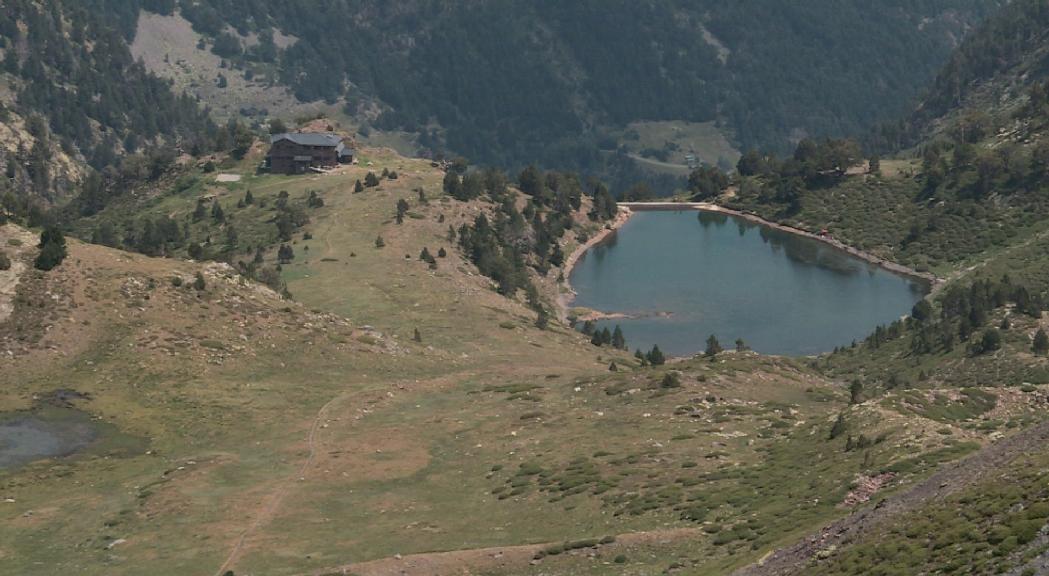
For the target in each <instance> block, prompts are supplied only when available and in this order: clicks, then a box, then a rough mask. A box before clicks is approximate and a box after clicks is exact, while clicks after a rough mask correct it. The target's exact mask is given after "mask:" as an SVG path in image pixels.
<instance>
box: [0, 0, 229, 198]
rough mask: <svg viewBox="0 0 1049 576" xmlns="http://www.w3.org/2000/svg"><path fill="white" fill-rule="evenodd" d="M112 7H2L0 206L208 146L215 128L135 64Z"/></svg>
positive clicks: (8, 0)
mask: <svg viewBox="0 0 1049 576" xmlns="http://www.w3.org/2000/svg"><path fill="white" fill-rule="evenodd" d="M105 4H106V3H105V2H80V1H76V2H71V1H68V0H49V1H47V2H33V1H30V0H2V1H0V62H2V67H0V131H2V132H0V134H2V135H3V139H2V142H0V166H2V168H3V170H4V171H5V176H6V178H4V179H2V180H0V197H3V198H4V201H3V207H4V208H5V209H7V210H8V211H11V212H25V211H26V210H27V206H26V203H27V202H29V200H30V199H40V198H42V199H46V200H48V201H55V200H59V199H62V198H64V197H68V196H69V195H71V194H72V193H73V192H75V190H76V188H77V185H78V184H79V182H80V181H81V180H82V179H83V177H84V176H85V174H86V173H87V171H88V167H90V168H93V169H95V170H102V169H104V168H106V167H112V166H115V165H116V164H118V163H119V160H120V157H121V156H123V155H124V154H127V153H136V152H142V151H145V150H147V149H151V148H155V147H157V146H159V145H160V144H162V143H163V144H165V145H166V148H167V149H168V151H169V154H172V155H173V154H174V151H175V148H176V146H180V147H182V148H183V149H185V150H186V151H194V150H196V151H199V150H206V149H208V148H210V147H211V146H212V145H213V144H212V139H213V138H214V136H215V132H216V129H215V126H214V124H213V123H212V122H211V120H210V119H209V118H208V115H207V114H206V112H205V111H203V110H202V109H201V108H200V107H199V106H198V104H197V102H196V101H194V100H193V99H191V98H189V97H187V96H183V95H177V94H175V93H174V92H173V91H172V90H171V89H170V87H169V85H168V83H167V82H166V81H164V80H161V79H160V78H157V77H156V76H154V75H152V74H151V73H150V72H148V71H147V70H146V69H145V68H144V67H143V66H141V65H140V64H137V63H136V62H135V61H134V60H133V59H132V57H131V53H130V51H129V50H128V47H127V43H126V42H125V41H124V38H123V36H122V35H120V34H119V33H118V32H116V31H114V30H113V29H112V27H111V22H110V20H109V17H108V16H107V14H106V12H105V10H104V9H105Z"/></svg>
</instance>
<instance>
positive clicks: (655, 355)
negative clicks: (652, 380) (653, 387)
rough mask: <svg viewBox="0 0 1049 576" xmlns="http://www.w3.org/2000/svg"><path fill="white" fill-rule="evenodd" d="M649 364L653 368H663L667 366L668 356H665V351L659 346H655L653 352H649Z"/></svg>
mask: <svg viewBox="0 0 1049 576" xmlns="http://www.w3.org/2000/svg"><path fill="white" fill-rule="evenodd" d="M647 359H648V363H649V364H651V365H653V366H662V365H663V364H666V361H667V359H666V356H664V355H663V351H662V350H660V349H659V345H658V344H656V345H653V346H652V350H650V351H649V352H648V356H647Z"/></svg>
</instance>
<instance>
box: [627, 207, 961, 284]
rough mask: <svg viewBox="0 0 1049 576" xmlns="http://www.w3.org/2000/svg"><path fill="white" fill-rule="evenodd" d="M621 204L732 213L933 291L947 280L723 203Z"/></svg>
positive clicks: (644, 208) (636, 208) (637, 208)
mask: <svg viewBox="0 0 1049 576" xmlns="http://www.w3.org/2000/svg"><path fill="white" fill-rule="evenodd" d="M622 205H625V207H626V208H628V209H630V210H636V211H645V210H696V211H698V212H713V213H718V214H727V215H729V216H735V217H737V218H741V219H743V220H746V221H748V222H753V223H755V224H759V225H761V226H766V227H768V228H772V229H774V230H780V231H782V232H787V233H788V234H794V235H796V236H802V237H805V238H811V239H812V240H816V241H818V242H822V243H824V244H826V245H828V246H830V247H832V248H835V249H837V250H840V251H842V252H844V253H846V254H848V255H850V256H853V257H856V258H859V259H860V260H863V261H864V262H867V263H868V264H873V265H875V266H877V267H879V268H882V269H884V270H887V271H889V272H892V273H894V274H898V275H900V276H906V277H909V278H913V279H915V280H921V281H923V282H927V283H928V284H929V288H930V291H935V290H936V289H937V288H939V287H940V286H941V285H942V284H943V283H944V280H943V279H942V278H940V277H939V276H936V275H935V274H932V273H930V272H919V271H918V270H915V269H913V268H910V267H908V266H904V265H903V264H899V263H896V262H893V261H891V260H886V259H884V258H881V257H880V256H876V255H874V254H871V253H870V252H864V251H863V250H860V249H859V248H855V247H853V246H850V245H848V244H846V243H844V242H842V241H840V240H836V239H834V238H833V237H830V236H820V235H819V234H816V233H813V232H809V231H808V230H803V229H801V228H797V227H794V226H789V225H787V224H781V223H779V222H774V221H771V220H767V219H765V218H762V217H761V216H758V215H757V214H754V213H751V212H744V211H742V210H735V209H732V208H726V207H725V206H721V205H720V204H714V203H712V202H624V203H622Z"/></svg>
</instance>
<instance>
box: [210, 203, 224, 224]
mask: <svg viewBox="0 0 1049 576" xmlns="http://www.w3.org/2000/svg"><path fill="white" fill-rule="evenodd" d="M211 219H212V220H214V221H216V222H225V221H226V213H225V212H223V211H222V204H220V203H219V201H218V200H216V201H215V202H214V203H213V204H212V205H211Z"/></svg>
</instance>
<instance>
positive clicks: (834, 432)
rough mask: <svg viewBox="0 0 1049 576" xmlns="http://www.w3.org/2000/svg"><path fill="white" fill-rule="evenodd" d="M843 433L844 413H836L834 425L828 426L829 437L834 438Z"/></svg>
mask: <svg viewBox="0 0 1049 576" xmlns="http://www.w3.org/2000/svg"><path fill="white" fill-rule="evenodd" d="M844 433H845V415H844V414H838V418H837V420H835V421H834V425H833V426H831V428H830V439H831V440H834V439H835V438H837V437H838V436H841V435H842V434H844Z"/></svg>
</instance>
